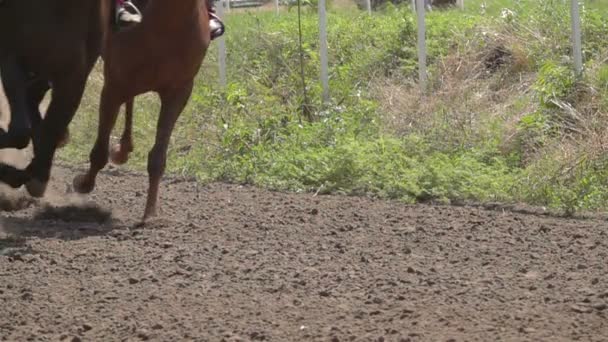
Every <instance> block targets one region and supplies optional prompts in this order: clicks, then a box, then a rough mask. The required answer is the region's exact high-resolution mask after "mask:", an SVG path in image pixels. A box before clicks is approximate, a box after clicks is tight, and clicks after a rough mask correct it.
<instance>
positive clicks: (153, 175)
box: [143, 82, 192, 222]
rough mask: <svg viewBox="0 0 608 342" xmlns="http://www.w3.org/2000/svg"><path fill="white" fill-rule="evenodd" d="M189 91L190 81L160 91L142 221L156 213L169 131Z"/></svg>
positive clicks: (149, 155)
mask: <svg viewBox="0 0 608 342" xmlns="http://www.w3.org/2000/svg"><path fill="white" fill-rule="evenodd" d="M191 93H192V82H189V83H188V84H186V85H184V86H183V87H180V88H175V89H171V90H165V91H162V92H160V99H161V110H160V116H159V118H158V125H157V127H156V141H155V143H154V146H153V147H152V150H150V153H149V154H148V178H149V188H148V198H147V200H146V209H145V211H144V217H143V222H146V221H147V220H148V219H149V218H151V217H153V216H155V215H156V214H157V203H158V188H159V185H160V180H161V178H162V176H163V174H164V172H165V166H166V163H167V149H168V148H169V141H170V140H171V133H172V132H173V127H174V126H175V122H176V121H177V118H178V117H179V115H180V114H181V112H182V111H183V110H184V107H185V106H186V103H188V99H189V98H190V94H191Z"/></svg>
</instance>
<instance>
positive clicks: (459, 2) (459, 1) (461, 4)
mask: <svg viewBox="0 0 608 342" xmlns="http://www.w3.org/2000/svg"><path fill="white" fill-rule="evenodd" d="M456 5H457V6H458V8H460V9H461V10H463V9H464V0H456Z"/></svg>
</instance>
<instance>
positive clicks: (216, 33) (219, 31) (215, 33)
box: [209, 12, 226, 40]
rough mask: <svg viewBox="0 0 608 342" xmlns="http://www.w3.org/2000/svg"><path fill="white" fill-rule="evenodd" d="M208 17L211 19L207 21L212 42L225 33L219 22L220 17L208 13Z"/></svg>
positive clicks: (224, 28) (221, 23) (222, 25)
mask: <svg viewBox="0 0 608 342" xmlns="http://www.w3.org/2000/svg"><path fill="white" fill-rule="evenodd" d="M209 16H210V17H211V20H209V26H210V29H211V40H214V39H217V38H219V37H221V36H222V35H223V34H224V32H225V31H226V27H225V26H224V23H223V22H222V21H221V20H220V17H218V16H217V15H216V14H215V13H213V12H209ZM214 26H215V27H214Z"/></svg>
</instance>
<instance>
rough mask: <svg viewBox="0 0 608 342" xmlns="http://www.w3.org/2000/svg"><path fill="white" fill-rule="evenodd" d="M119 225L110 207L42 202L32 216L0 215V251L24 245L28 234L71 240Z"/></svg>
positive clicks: (112, 229) (37, 236) (110, 231)
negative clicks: (56, 204)
mask: <svg viewBox="0 0 608 342" xmlns="http://www.w3.org/2000/svg"><path fill="white" fill-rule="evenodd" d="M121 226H123V224H122V223H121V222H120V221H119V220H117V219H115V218H113V216H112V212H111V211H110V210H107V209H104V208H101V207H99V206H97V205H95V204H84V205H83V204H79V205H73V204H69V205H61V206H51V205H43V206H41V207H39V208H36V209H35V210H34V212H33V217H32V216H31V217H15V216H5V217H2V218H0V230H1V231H2V232H3V233H4V234H2V235H0V255H2V250H3V249H21V248H25V247H27V240H28V239H30V238H38V239H58V240H64V241H73V240H80V239H85V238H89V237H93V236H103V235H108V234H111V233H112V232H113V231H115V230H117V229H118V228H119V227H121Z"/></svg>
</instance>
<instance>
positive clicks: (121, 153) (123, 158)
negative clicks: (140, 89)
mask: <svg viewBox="0 0 608 342" xmlns="http://www.w3.org/2000/svg"><path fill="white" fill-rule="evenodd" d="M131 152H133V99H130V100H129V101H127V102H126V103H125V127H124V129H123V131H122V136H121V138H120V143H118V144H116V145H114V146H113V147H112V151H111V152H110V160H112V163H114V164H116V165H122V164H124V163H126V162H127V161H128V160H129V153H131Z"/></svg>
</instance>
